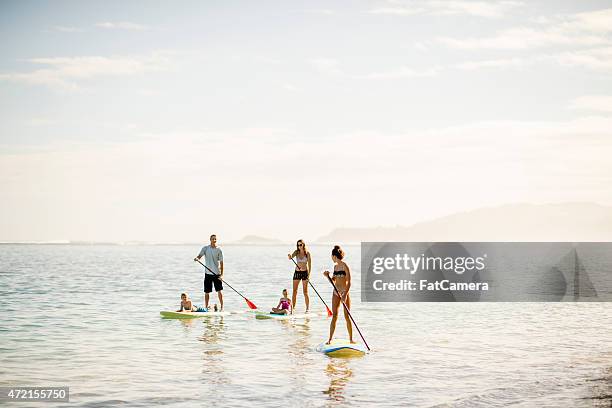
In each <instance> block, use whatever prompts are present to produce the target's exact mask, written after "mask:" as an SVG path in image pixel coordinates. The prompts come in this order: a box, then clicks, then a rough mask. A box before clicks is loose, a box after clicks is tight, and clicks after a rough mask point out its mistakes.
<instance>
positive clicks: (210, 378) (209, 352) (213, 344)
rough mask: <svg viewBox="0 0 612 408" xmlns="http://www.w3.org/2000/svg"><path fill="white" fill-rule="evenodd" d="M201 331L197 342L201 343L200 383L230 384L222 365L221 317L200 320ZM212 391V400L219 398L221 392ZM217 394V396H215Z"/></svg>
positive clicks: (223, 334) (222, 331)
mask: <svg viewBox="0 0 612 408" xmlns="http://www.w3.org/2000/svg"><path fill="white" fill-rule="evenodd" d="M202 324H203V326H204V327H203V331H202V336H200V337H198V340H199V341H200V342H202V343H203V344H202V346H203V351H202V378H201V380H202V382H203V383H208V384H214V385H223V384H229V383H230V382H231V380H230V377H229V375H228V374H227V372H226V370H225V366H224V364H223V354H224V353H223V347H222V343H221V342H222V341H223V339H224V338H225V331H226V327H225V323H224V321H223V316H219V317H213V318H206V319H202ZM210 388H211V389H212V393H213V395H211V397H213V398H221V397H223V395H221V392H220V391H219V390H218V389H217V388H215V387H210ZM216 393H219V395H215V394H216Z"/></svg>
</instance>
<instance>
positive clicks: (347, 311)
mask: <svg viewBox="0 0 612 408" xmlns="http://www.w3.org/2000/svg"><path fill="white" fill-rule="evenodd" d="M327 279H328V280H329V283H331V284H332V286H333V287H334V291H335V292H336V294H337V295H338V298H339V299H340V302H342V306H344V310H346V313H348V315H349V317H350V318H351V321H352V322H353V324H354V325H355V328H356V329H357V332H358V333H359V336H361V340H363V344H365V346H366V347H367V348H368V351H369V350H371V349H370V346H368V342H367V341H366V339H365V337H363V334H362V333H361V330H359V326H357V323H355V319H353V315H352V314H351V311H350V309H349V308H348V306H347V305H346V303H344V300H342V296H340V291H338V288H337V287H336V284H335V283H334V281H333V280H332V279H331V278H330V277H329V275H328V276H327Z"/></svg>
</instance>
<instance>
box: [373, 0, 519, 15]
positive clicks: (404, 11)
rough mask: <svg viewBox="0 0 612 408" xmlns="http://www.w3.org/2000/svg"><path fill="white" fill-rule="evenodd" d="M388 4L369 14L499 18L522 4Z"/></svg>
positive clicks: (454, 0)
mask: <svg viewBox="0 0 612 408" xmlns="http://www.w3.org/2000/svg"><path fill="white" fill-rule="evenodd" d="M387 4H388V5H386V6H383V7H378V8H373V9H370V10H369V11H368V12H369V13H371V14H390V15H398V16H411V15H419V14H428V15H471V16H477V17H486V18H500V17H503V16H504V15H506V14H507V13H508V12H509V11H511V10H512V9H515V8H517V7H520V6H522V5H523V3H522V2H518V1H463V0H449V1H444V0H427V1H422V0H417V1H388V2H387Z"/></svg>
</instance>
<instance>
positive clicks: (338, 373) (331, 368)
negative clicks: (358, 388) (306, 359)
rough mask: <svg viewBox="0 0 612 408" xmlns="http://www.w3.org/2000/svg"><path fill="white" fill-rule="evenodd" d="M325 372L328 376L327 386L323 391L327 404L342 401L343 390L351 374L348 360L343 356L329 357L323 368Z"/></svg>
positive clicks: (343, 398)
mask: <svg viewBox="0 0 612 408" xmlns="http://www.w3.org/2000/svg"><path fill="white" fill-rule="evenodd" d="M325 374H327V377H328V378H329V387H328V388H327V390H325V391H323V394H327V396H328V400H329V402H330V403H329V404H328V406H332V405H336V403H339V402H344V400H345V395H344V391H345V388H346V385H347V384H348V382H349V380H350V378H351V377H352V376H353V370H351V368H350V366H349V360H346V359H343V358H330V361H329V364H327V367H326V368H325Z"/></svg>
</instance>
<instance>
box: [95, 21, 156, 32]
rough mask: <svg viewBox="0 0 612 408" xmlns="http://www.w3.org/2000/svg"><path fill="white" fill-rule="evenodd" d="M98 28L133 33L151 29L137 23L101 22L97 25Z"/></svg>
mask: <svg viewBox="0 0 612 408" xmlns="http://www.w3.org/2000/svg"><path fill="white" fill-rule="evenodd" d="M95 26H96V27H100V28H106V29H109V30H132V31H144V30H148V29H149V27H147V26H145V25H142V24H137V23H132V22H129V21H115V22H112V21H105V22H101V23H96V24H95Z"/></svg>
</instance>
